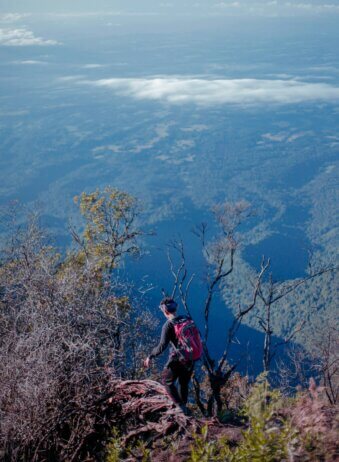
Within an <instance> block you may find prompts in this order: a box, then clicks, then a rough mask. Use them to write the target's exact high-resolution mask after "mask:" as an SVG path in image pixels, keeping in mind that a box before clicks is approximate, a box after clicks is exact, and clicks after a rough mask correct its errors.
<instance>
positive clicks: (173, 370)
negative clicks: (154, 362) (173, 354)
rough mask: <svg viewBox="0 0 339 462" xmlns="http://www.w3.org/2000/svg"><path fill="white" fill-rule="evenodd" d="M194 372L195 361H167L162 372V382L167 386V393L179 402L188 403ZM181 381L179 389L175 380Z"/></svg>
mask: <svg viewBox="0 0 339 462" xmlns="http://www.w3.org/2000/svg"><path fill="white" fill-rule="evenodd" d="M192 373H193V363H192V362H190V363H188V364H187V365H186V364H182V363H180V362H179V361H175V360H173V361H170V362H169V363H167V365H166V367H165V369H164V370H163V372H162V383H163V385H164V386H165V388H166V391H167V393H168V394H169V395H170V397H171V398H172V399H173V401H174V402H175V403H177V404H186V403H187V397H188V384H189V381H190V380H191V377H192ZM176 380H178V382H179V390H177V387H176V386H175V382H176Z"/></svg>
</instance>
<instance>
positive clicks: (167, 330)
mask: <svg viewBox="0 0 339 462" xmlns="http://www.w3.org/2000/svg"><path fill="white" fill-rule="evenodd" d="M171 329H172V324H171V323H170V322H166V323H165V324H164V325H163V327H162V330H161V337H160V341H159V343H158V345H157V346H156V347H155V348H153V350H152V352H151V354H150V355H149V358H150V359H152V358H155V357H156V356H159V355H161V353H162V352H163V351H165V350H166V348H167V347H168V344H169V342H170V341H171Z"/></svg>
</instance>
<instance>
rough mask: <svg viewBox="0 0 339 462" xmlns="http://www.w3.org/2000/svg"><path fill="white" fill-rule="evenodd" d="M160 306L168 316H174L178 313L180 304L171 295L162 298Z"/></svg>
mask: <svg viewBox="0 0 339 462" xmlns="http://www.w3.org/2000/svg"><path fill="white" fill-rule="evenodd" d="M159 308H160V309H161V311H162V312H163V313H164V315H165V316H166V318H173V317H174V316H175V315H176V312H177V308H178V304H177V303H176V302H175V301H174V300H173V298H171V297H165V298H163V299H162V300H161V302H160V305H159Z"/></svg>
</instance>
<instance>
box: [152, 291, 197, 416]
mask: <svg viewBox="0 0 339 462" xmlns="http://www.w3.org/2000/svg"><path fill="white" fill-rule="evenodd" d="M177 307H178V305H177V303H176V302H175V301H174V300H173V299H172V298H170V297H166V298H164V299H163V300H162V301H161V302H160V306H159V308H160V309H161V311H162V312H163V314H164V316H165V317H166V318H167V321H166V322H165V324H164V325H163V327H162V331H161V338H160V342H159V344H158V346H156V347H155V348H154V349H153V350H152V352H151V354H150V355H149V356H148V358H146V359H145V361H144V366H145V367H147V368H148V367H149V366H150V363H151V360H152V359H153V358H155V357H156V356H159V355H160V354H161V353H162V352H163V351H165V350H166V348H167V346H168V344H169V343H170V342H171V344H172V345H171V350H170V355H169V358H168V361H167V363H166V365H165V367H164V370H163V372H162V383H163V385H164V386H165V388H166V391H167V393H168V394H169V396H170V397H171V398H172V400H173V401H174V402H175V403H176V404H177V405H179V407H180V408H181V409H182V410H183V412H184V413H185V414H187V413H188V410H187V407H186V403H187V398H188V384H189V381H190V380H191V377H192V373H193V368H194V361H195V360H197V359H199V358H200V356H201V354H202V343H201V340H200V335H199V332H198V330H197V328H196V327H195V325H194V322H193V321H192V319H191V318H189V317H187V316H178V315H177ZM176 380H178V381H179V390H178V389H177V388H176V386H175V382H176Z"/></svg>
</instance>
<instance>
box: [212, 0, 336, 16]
mask: <svg viewBox="0 0 339 462" xmlns="http://www.w3.org/2000/svg"><path fill="white" fill-rule="evenodd" d="M213 7H214V8H218V9H221V10H223V11H224V12H225V13H227V12H231V11H232V9H233V10H234V9H235V8H237V9H241V11H242V12H243V13H246V14H259V15H264V16H265V15H272V14H277V15H280V14H282V15H286V14H287V15H290V14H292V15H294V14H324V13H339V5H338V4H337V3H312V2H287V1H283V0H279V1H278V0H271V1H270V0H262V1H248V0H247V1H221V2H217V3H214V4H213Z"/></svg>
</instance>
